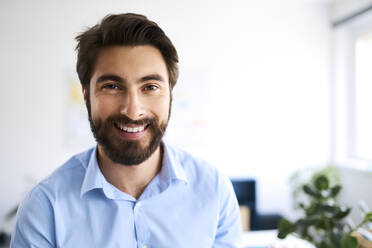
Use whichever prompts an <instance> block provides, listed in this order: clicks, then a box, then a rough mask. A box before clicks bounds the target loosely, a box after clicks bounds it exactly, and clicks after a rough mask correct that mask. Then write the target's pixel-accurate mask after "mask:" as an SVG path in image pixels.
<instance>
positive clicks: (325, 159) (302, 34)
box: [0, 0, 372, 230]
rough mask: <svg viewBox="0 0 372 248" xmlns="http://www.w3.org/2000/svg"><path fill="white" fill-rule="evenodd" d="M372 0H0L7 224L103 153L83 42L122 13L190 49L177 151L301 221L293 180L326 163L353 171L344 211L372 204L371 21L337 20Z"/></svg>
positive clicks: (183, 65) (0, 147)
mask: <svg viewBox="0 0 372 248" xmlns="http://www.w3.org/2000/svg"><path fill="white" fill-rule="evenodd" d="M371 4H372V1H366V0H363V1H362V0H349V1H348V0H281V1H277V0H259V1H258V0H257V1H249V0H248V1H244V0H230V1H227V0H218V1H216V0H214V1H211V0H205V1H196V0H192V1H173V0H159V1H150V0H121V1H119V0H117V1H98V0H89V1H88V0H86V1H85V0H84V1H71V0H67V1H50V0H35V1H25V0H24V1H21V0H2V1H0V83H1V84H0V85H1V90H0V114H1V115H0V127H1V128H0V137H1V140H0V229H7V230H11V229H12V225H13V222H12V221H11V222H7V221H5V220H4V219H3V218H2V217H3V216H4V215H5V214H6V213H7V212H8V211H9V210H10V209H11V208H12V207H14V206H15V205H16V204H17V203H18V202H19V201H21V200H22V198H23V197H24V196H25V193H26V192H27V191H28V190H29V189H30V188H31V187H32V185H33V184H35V183H36V182H37V181H39V180H41V179H42V178H44V177H46V176H47V175H48V174H50V173H51V172H52V171H53V170H55V169H56V168H57V167H58V166H60V165H61V164H62V163H63V162H64V161H66V160H67V159H68V158H69V157H70V156H72V155H73V154H75V153H78V152H80V151H83V150H85V149H87V148H89V147H90V146H92V145H94V140H93V139H92V137H91V135H90V131H89V125H88V122H87V120H86V112H85V109H84V108H85V106H84V104H83V103H82V102H81V99H80V98H79V95H78V93H79V83H78V79H77V75H76V73H75V63H76V53H75V51H74V49H75V46H76V42H75V41H74V37H75V36H76V35H77V34H79V32H81V31H84V30H85V27H88V26H92V25H94V24H96V23H97V22H98V21H99V20H101V19H102V17H104V16H105V15H106V14H108V13H121V12H136V13H141V14H144V15H146V16H148V17H149V18H150V19H152V20H154V21H156V22H157V23H158V24H159V25H160V27H162V28H163V30H164V31H165V32H166V33H167V35H168V36H169V37H170V38H171V40H172V41H173V43H174V45H175V46H176V48H177V49H178V52H179V57H180V64H179V67H180V77H179V81H178V85H177V86H176V88H175V90H174V104H173V112H172V119H171V121H170V124H169V129H168V133H167V137H166V138H167V139H168V140H169V142H171V143H173V144H175V145H177V146H179V147H182V148H184V149H185V150H187V151H189V152H191V153H193V154H195V155H196V156H198V157H201V158H203V159H205V160H207V161H209V162H211V163H212V164H214V165H215V166H217V167H218V168H219V169H220V170H221V171H223V172H224V173H225V174H227V175H228V176H230V177H232V178H237V177H238V178H240V177H251V178H255V179H256V181H257V208H258V209H259V211H260V212H262V213H266V212H267V213H268V212H277V213H281V214H283V215H287V216H290V215H291V214H292V208H291V201H290V197H291V194H290V189H289V186H288V178H289V176H290V175H291V174H292V173H293V172H295V171H297V170H300V169H301V168H307V167H312V166H325V165H328V164H335V165H337V166H340V168H342V171H343V175H345V178H344V184H345V188H346V190H345V193H347V192H349V195H348V196H345V197H346V198H345V201H346V202H349V203H350V204H354V203H355V202H356V201H357V200H359V199H364V200H366V201H367V203H368V204H370V207H372V206H371V204H372V203H371V199H366V198H371V197H369V196H370V193H369V192H368V191H369V190H368V189H370V188H371V186H372V165H371V164H369V161H370V159H372V146H371V145H372V135H371V134H372V133H371V131H370V130H372V128H371V125H368V124H372V123H371V120H372V119H371V118H370V117H369V116H370V114H369V113H370V112H371V110H372V105H371V100H370V99H369V98H370V95H371V93H372V91H371V89H372V87H371V83H372V81H371V76H370V75H371V74H368V73H369V72H368V71H371V69H370V68H368V62H366V61H368V60H369V61H371V57H372V53H371V40H372V38H371V33H372V21H371V20H372V18H371V16H372V12H371V11H370V12H368V11H367V12H365V13H364V14H360V15H359V16H358V17H356V18H352V19H350V20H349V21H346V22H343V23H338V21H339V20H343V19H344V18H347V17H349V16H351V15H353V14H355V13H358V12H359V11H360V10H363V9H365V8H367V7H368V6H370V5H371ZM357 44H359V45H357ZM363 49H364V50H363ZM368 52H369V54H370V55H369V57H368V56H365V55H367V54H368ZM358 54H359V55H358ZM359 58H360V59H359ZM358 59H359V60H358ZM356 61H359V62H358V63H360V65H361V66H360V67H359V68H360V69H356V67H355V64H356ZM366 65H367V66H366ZM369 65H371V64H369ZM358 70H360V71H358ZM357 72H358V73H359V74H358V73H357ZM356 79H358V80H359V81H357V80H356ZM357 83H359V84H358V85H359V86H358V87H356V85H357ZM347 197H350V198H347ZM353 197H354V198H353ZM368 201H369V202H368Z"/></svg>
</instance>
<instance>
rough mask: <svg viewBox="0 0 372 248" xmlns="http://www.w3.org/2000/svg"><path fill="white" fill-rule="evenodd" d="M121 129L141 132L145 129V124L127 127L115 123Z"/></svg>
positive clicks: (129, 131)
mask: <svg viewBox="0 0 372 248" xmlns="http://www.w3.org/2000/svg"><path fill="white" fill-rule="evenodd" d="M117 126H118V127H119V128H120V129H121V130H123V131H125V132H128V133H137V132H142V131H143V130H144V129H145V126H140V127H127V126H124V125H120V124H118V125H117Z"/></svg>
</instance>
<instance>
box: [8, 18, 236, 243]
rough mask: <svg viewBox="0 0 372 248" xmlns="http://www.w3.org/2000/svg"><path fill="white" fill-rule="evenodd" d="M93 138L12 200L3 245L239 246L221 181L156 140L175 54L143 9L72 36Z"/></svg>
mask: <svg viewBox="0 0 372 248" xmlns="http://www.w3.org/2000/svg"><path fill="white" fill-rule="evenodd" d="M77 41H78V45H77V52H78V60H77V72H78V75H79V78H80V81H81V84H82V88H83V93H84V97H85V102H86V105H87V110H88V116H89V121H90V125H91V129H92V132H93V134H94V136H95V138H96V141H97V146H96V147H95V148H92V149H90V150H88V151H86V152H84V153H81V154H78V155H75V156H74V157H72V158H71V159H70V160H69V161H67V162H66V163H65V164H64V165H62V166H61V167H60V168H59V169H57V170H56V171H55V172H54V173H53V174H52V175H50V176H49V177H48V178H46V179H45V180H43V181H42V182H40V183H39V184H38V185H37V186H36V187H35V188H34V189H33V190H32V191H31V192H30V193H29V194H28V195H27V197H26V198H25V200H24V201H23V203H22V204H21V206H20V208H19V211H18V214H17V223H16V227H15V231H14V235H13V237H12V242H11V247H13V248H18V247H42V248H47V247H64V248H65V247H101V248H102V247H131V248H132V247H133V248H134V247H142V248H146V247H147V248H150V247H151V248H166V247H172V248H173V247H177V248H181V247H185V248H186V247H187V248H199V247H200V248H207V247H240V243H239V242H240V236H241V227H240V217H239V208H238V205H237V201H236V198H235V195H234V192H233V189H232V186H231V183H230V182H229V180H228V179H227V178H226V177H224V176H222V175H221V174H219V173H218V171H217V170H216V169H215V168H214V167H212V166H210V165H208V164H206V163H205V162H203V161H200V160H197V159H195V158H193V157H191V156H190V155H189V154H187V153H185V152H183V151H180V150H177V149H174V148H172V147H170V146H169V145H167V144H166V143H164V142H162V137H163V134H164V132H165V130H166V127H167V123H168V120H169V117H170V109H171V102H172V89H173V87H174V85H175V84H176V81H177V76H178V68H177V63H178V55H177V52H176V49H175V48H174V47H173V45H172V43H171V41H170V40H169V38H168V37H167V36H166V35H165V34H164V32H163V31H162V30H161V29H160V28H159V27H158V26H157V24H156V23H154V22H152V21H150V20H148V19H147V18H146V17H145V16H142V15H137V14H121V15H110V16H107V17H105V18H104V19H103V20H102V22H101V23H100V24H98V25H96V26H94V27H92V28H90V29H88V30H87V31H85V32H84V33H82V34H80V35H79V36H78V37H77Z"/></svg>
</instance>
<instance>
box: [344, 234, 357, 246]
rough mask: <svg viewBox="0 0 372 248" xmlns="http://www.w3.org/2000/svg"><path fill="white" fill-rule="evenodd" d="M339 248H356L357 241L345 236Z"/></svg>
mask: <svg viewBox="0 0 372 248" xmlns="http://www.w3.org/2000/svg"><path fill="white" fill-rule="evenodd" d="M341 248H358V240H357V239H356V238H355V237H353V236H350V235H345V236H344V237H343V238H342V241H341Z"/></svg>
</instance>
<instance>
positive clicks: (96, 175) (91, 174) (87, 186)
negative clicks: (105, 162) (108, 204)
mask: <svg viewBox="0 0 372 248" xmlns="http://www.w3.org/2000/svg"><path fill="white" fill-rule="evenodd" d="M83 166H84V167H85V169H86V173H85V176H84V181H83V184H82V186H81V191H80V197H82V196H83V195H84V194H85V193H86V192H88V191H90V190H92V189H97V188H103V184H102V182H103V180H104V179H105V178H104V177H103V175H102V173H101V170H100V169H99V167H98V161H97V146H96V147H95V148H94V149H92V152H91V154H90V156H89V160H88V163H86V164H83Z"/></svg>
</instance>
